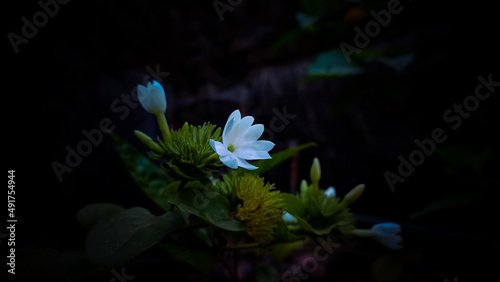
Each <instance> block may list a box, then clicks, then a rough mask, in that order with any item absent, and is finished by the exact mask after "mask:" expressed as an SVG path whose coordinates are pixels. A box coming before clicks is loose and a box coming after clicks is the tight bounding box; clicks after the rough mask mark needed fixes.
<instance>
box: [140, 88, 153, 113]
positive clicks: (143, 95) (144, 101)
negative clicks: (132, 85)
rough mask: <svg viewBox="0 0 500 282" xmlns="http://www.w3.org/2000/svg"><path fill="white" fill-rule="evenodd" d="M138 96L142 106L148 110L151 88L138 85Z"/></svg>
mask: <svg viewBox="0 0 500 282" xmlns="http://www.w3.org/2000/svg"><path fill="white" fill-rule="evenodd" d="M137 98H139V102H140V103H141V106H142V107H143V108H144V109H145V110H146V111H147V110H148V109H149V105H150V102H151V101H150V99H149V90H148V88H146V87H145V86H144V85H140V84H139V85H137Z"/></svg>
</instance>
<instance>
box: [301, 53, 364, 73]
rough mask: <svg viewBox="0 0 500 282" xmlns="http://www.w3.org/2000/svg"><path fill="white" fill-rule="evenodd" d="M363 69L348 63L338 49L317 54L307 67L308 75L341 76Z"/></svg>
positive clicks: (359, 71)
mask: <svg viewBox="0 0 500 282" xmlns="http://www.w3.org/2000/svg"><path fill="white" fill-rule="evenodd" d="M361 72H363V69H362V68H360V67H357V66H355V65H352V64H349V63H348V62H347V60H346V58H345V57H344V54H343V53H342V51H340V50H337V49H336V50H331V51H328V52H324V53H321V54H319V55H318V57H317V58H316V60H315V61H314V62H313V63H312V64H311V65H310V66H309V67H308V70H307V74H308V75H312V76H314V75H316V76H317V75H320V76H332V77H342V76H346V75H353V74H359V73H361Z"/></svg>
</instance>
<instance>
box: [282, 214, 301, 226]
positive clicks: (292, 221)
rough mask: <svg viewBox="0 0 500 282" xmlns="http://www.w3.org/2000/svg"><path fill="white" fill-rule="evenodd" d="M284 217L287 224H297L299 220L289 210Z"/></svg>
mask: <svg viewBox="0 0 500 282" xmlns="http://www.w3.org/2000/svg"><path fill="white" fill-rule="evenodd" d="M282 218H283V221H285V222H286V223H287V224H296V223H297V222H298V221H297V219H296V218H295V216H293V215H291V214H289V213H288V212H285V213H284V214H283V216H282Z"/></svg>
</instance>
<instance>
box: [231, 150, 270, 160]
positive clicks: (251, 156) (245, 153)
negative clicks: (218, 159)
mask: <svg viewBox="0 0 500 282" xmlns="http://www.w3.org/2000/svg"><path fill="white" fill-rule="evenodd" d="M234 155H235V156H236V157H238V158H240V159H245V160H261V159H270V158H271V156H270V155H269V154H268V153H267V152H265V151H255V150H249V149H244V148H237V149H236V150H235V151H234Z"/></svg>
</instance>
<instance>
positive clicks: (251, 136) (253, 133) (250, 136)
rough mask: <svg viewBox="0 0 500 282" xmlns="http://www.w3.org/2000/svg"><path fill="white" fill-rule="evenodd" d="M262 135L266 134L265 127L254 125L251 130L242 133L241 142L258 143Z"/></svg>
mask: <svg viewBox="0 0 500 282" xmlns="http://www.w3.org/2000/svg"><path fill="white" fill-rule="evenodd" d="M262 133H264V125H262V124H254V125H252V126H251V127H250V128H249V129H247V130H245V132H244V133H242V139H241V140H242V141H243V140H244V141H245V142H249V141H257V139H259V137H260V136H262Z"/></svg>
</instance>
